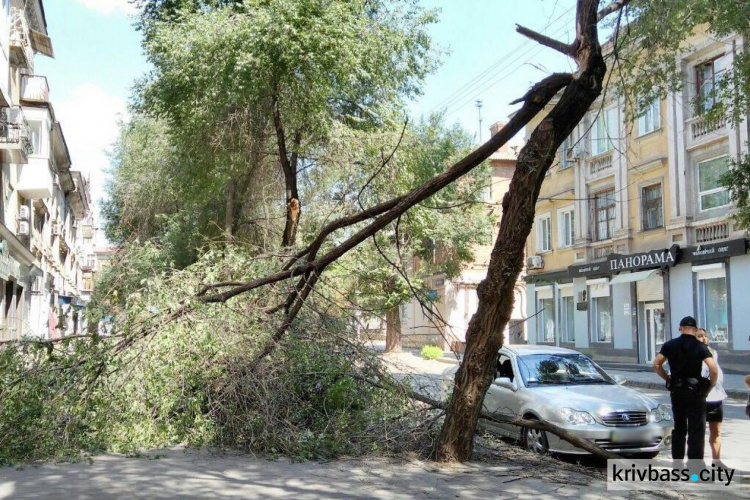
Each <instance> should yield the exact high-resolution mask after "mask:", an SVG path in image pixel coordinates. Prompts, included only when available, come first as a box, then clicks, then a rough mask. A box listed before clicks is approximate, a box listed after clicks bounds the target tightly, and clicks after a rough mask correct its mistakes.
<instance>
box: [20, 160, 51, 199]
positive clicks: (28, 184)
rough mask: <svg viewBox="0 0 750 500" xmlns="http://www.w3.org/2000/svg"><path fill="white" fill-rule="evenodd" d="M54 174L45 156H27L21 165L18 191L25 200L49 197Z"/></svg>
mask: <svg viewBox="0 0 750 500" xmlns="http://www.w3.org/2000/svg"><path fill="white" fill-rule="evenodd" d="M54 182H55V181H54V176H53V175H52V169H51V168H50V163H49V160H48V159H47V158H29V162H28V163H27V164H26V165H21V173H20V175H19V180H18V193H19V194H20V195H21V196H23V197H24V198H26V199H27V200H41V199H44V198H51V197H52V193H53V192H54Z"/></svg>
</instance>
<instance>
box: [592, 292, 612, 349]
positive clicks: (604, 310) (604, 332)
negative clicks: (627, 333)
mask: <svg viewBox="0 0 750 500" xmlns="http://www.w3.org/2000/svg"><path fill="white" fill-rule="evenodd" d="M591 312H592V315H593V320H594V325H593V326H594V332H593V333H594V342H612V298H611V297H609V296H607V297H594V298H593V299H592V300H591Z"/></svg>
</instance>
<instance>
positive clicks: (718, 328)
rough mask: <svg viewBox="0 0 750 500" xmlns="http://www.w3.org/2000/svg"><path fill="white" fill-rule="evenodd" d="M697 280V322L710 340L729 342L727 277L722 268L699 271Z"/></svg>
mask: <svg viewBox="0 0 750 500" xmlns="http://www.w3.org/2000/svg"><path fill="white" fill-rule="evenodd" d="M714 265H715V264H714ZM697 280H698V324H699V325H700V326H702V327H703V328H705V329H706V331H707V332H708V338H709V341H710V342H729V321H728V316H729V314H728V306H727V278H726V274H725V270H724V268H723V267H722V268H721V269H717V270H714V271H712V272H700V273H698V274H697Z"/></svg>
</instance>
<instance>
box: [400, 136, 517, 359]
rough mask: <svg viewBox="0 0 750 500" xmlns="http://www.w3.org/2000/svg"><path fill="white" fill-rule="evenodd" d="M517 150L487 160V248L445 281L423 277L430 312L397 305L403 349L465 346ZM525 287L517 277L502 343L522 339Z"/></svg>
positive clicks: (508, 146) (413, 305) (414, 303)
mask: <svg viewBox="0 0 750 500" xmlns="http://www.w3.org/2000/svg"><path fill="white" fill-rule="evenodd" d="M503 125H504V124H503V123H501V122H498V123H495V124H494V125H493V126H492V127H490V133H491V134H493V135H494V134H495V133H496V132H497V131H498V130H500V129H501V128H502V127H503ZM519 150H520V144H517V145H513V144H510V143H509V144H506V145H505V146H503V147H502V148H500V150H498V151H497V152H495V153H494V154H493V155H492V156H491V157H490V159H489V165H490V181H489V186H488V189H487V190H486V191H485V193H484V200H485V202H486V203H487V216H488V217H492V218H493V219H494V220H495V224H494V226H493V230H492V239H491V242H490V244H488V245H480V246H477V247H476V248H475V249H474V261H473V262H471V263H470V264H467V265H466V266H465V267H464V269H463V270H462V271H461V274H460V275H459V276H457V277H456V278H453V279H448V278H446V277H445V276H444V275H442V274H436V275H434V276H431V277H429V278H427V279H426V282H427V286H428V288H430V290H431V291H432V295H433V297H434V299H435V300H434V302H432V303H431V306H432V307H433V308H434V311H435V313H436V314H432V313H431V312H430V311H425V310H424V309H423V307H422V305H421V304H420V303H419V302H418V301H416V300H413V301H412V302H410V303H408V304H404V305H402V306H401V328H402V329H401V331H402V339H403V341H404V344H405V345H407V346H409V345H414V346H419V345H427V344H431V345H439V346H442V347H443V348H444V349H445V350H449V349H451V348H453V349H459V350H460V349H461V348H462V346H463V345H464V344H465V342H466V329H467V328H468V326H469V321H470V320H471V317H472V316H473V315H474V313H475V312H476V310H477V307H478V298H477V286H478V285H479V283H480V282H481V281H482V280H483V279H484V278H485V277H486V276H487V268H488V266H489V261H490V253H491V252H492V247H493V245H494V242H495V239H496V238H497V233H498V229H499V225H500V219H501V217H502V206H501V203H502V200H503V196H505V193H507V192H508V187H509V185H510V180H511V178H512V177H513V172H514V171H515V165H516V158H517V155H518V151H519ZM525 287H526V284H525V283H524V281H523V280H522V279H519V282H518V283H517V286H516V289H515V306H514V309H513V314H512V316H511V322H510V324H509V325H508V326H507V328H506V330H505V332H504V334H505V343H513V344H517V343H523V342H525V341H526V334H525V318H526V316H525V312H526V305H525V303H526V291H525Z"/></svg>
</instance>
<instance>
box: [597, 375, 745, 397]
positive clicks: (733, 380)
mask: <svg viewBox="0 0 750 500" xmlns="http://www.w3.org/2000/svg"><path fill="white" fill-rule="evenodd" d="M604 369H605V370H606V371H607V373H609V374H610V375H620V376H621V377H623V378H624V379H625V380H626V381H627V382H625V385H626V386H630V387H642V388H644V389H658V390H662V391H666V390H667V389H666V387H664V381H663V380H662V379H660V378H659V376H658V375H657V374H656V373H654V372H653V371H651V370H642V371H632V370H615V369H612V368H606V367H605V368H604ZM723 385H724V390H725V391H727V394H728V395H729V397H730V398H732V399H737V400H741V401H742V402H745V401H747V395H748V390H747V388H746V387H745V376H744V375H731V374H729V375H728V374H724V384H723Z"/></svg>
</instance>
